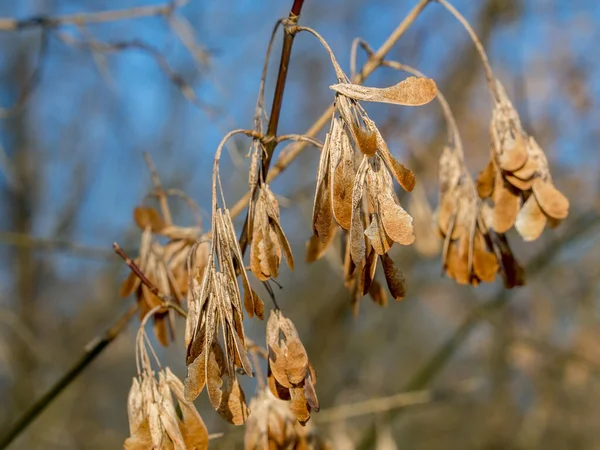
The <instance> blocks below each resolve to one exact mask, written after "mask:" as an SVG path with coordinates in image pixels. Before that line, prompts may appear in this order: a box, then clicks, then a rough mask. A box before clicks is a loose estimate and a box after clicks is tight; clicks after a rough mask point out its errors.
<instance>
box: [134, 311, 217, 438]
mask: <svg viewBox="0 0 600 450" xmlns="http://www.w3.org/2000/svg"><path fill="white" fill-rule="evenodd" d="M156 309H157V308H155V309H154V310H152V311H150V313H149V314H153V313H154V312H155V310H156ZM148 318H150V315H147V316H146V317H145V318H144V319H143V320H142V324H141V326H140V329H139V331H138V334H137V340H136V362H137V367H138V376H137V377H136V378H134V379H133V384H132V385H131V389H130V390H129V396H128V399H127V414H128V416H129V429H130V437H129V438H127V439H126V440H125V444H124V448H125V449H126V450H145V449H150V448H152V449H172V450H189V449H196V450H205V449H207V448H208V431H207V430H206V426H205V425H204V422H203V420H202V418H201V417H200V414H198V411H197V410H196V407H195V406H194V404H193V403H192V402H190V401H188V400H187V399H186V398H185V396H184V387H183V383H181V381H180V380H179V378H177V377H176V376H175V375H174V374H173V372H171V370H170V369H169V368H168V367H166V368H165V369H161V370H159V371H158V374H157V375H158V376H155V372H154V371H153V370H152V364H151V361H150V354H149V353H148V348H147V346H149V345H150V344H149V341H148V336H147V335H146V332H145V330H144V326H145V324H146V321H147V319H148ZM150 351H151V354H152V355H154V357H155V358H156V355H155V353H154V350H153V349H152V348H151V347H150ZM156 362H157V363H158V360H156ZM173 397H175V400H176V401H177V403H178V407H179V408H178V409H179V411H177V409H176V407H175V402H174V401H173Z"/></svg>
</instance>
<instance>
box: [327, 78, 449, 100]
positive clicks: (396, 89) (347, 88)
mask: <svg viewBox="0 0 600 450" xmlns="http://www.w3.org/2000/svg"><path fill="white" fill-rule="evenodd" d="M329 89H333V90H334V91H336V92H337V93H339V94H342V95H345V96H346V97H349V98H351V99H353V100H357V101H364V102H379V103H391V104H394V105H404V106H420V105H425V104H427V103H429V102H430V101H432V100H433V99H434V98H435V96H436V95H437V87H436V85H435V81H433V80H432V79H430V78H419V77H408V78H406V79H405V80H402V81H401V82H399V83H398V84H396V85H394V86H390V87H387V88H375V87H367V86H362V85H359V84H350V83H340V84H334V85H332V86H329Z"/></svg>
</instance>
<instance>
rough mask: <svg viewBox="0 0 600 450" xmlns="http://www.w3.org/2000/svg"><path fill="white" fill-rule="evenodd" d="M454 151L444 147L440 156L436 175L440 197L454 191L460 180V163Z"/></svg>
mask: <svg viewBox="0 0 600 450" xmlns="http://www.w3.org/2000/svg"><path fill="white" fill-rule="evenodd" d="M455 151H456V150H454V149H453V148H451V147H449V146H446V147H444V150H443V151H442V155H441V156H440V162H439V175H438V179H439V194H440V197H444V196H445V195H446V194H447V193H449V192H450V191H451V190H452V189H454V188H455V187H456V186H457V185H458V182H459V180H460V176H461V163H460V160H459V159H458V157H457V156H456V153H455Z"/></svg>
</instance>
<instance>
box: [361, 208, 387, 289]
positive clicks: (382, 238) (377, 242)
mask: <svg viewBox="0 0 600 450" xmlns="http://www.w3.org/2000/svg"><path fill="white" fill-rule="evenodd" d="M364 234H365V236H367V237H368V238H369V240H370V241H371V245H372V246H373V248H374V249H375V251H376V252H377V254H378V255H383V254H384V253H387V251H388V250H389V249H390V248H391V247H392V244H393V241H392V240H391V239H389V238H388V236H387V235H386V233H385V231H384V229H383V225H382V224H381V221H380V219H379V214H372V215H371V223H370V224H369V226H368V227H367V228H366V229H365V231H364ZM366 289H368V287H366Z"/></svg>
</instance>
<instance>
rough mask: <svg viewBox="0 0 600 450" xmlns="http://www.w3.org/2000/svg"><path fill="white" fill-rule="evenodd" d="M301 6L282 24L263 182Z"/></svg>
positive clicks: (300, 0)
mask: <svg viewBox="0 0 600 450" xmlns="http://www.w3.org/2000/svg"><path fill="white" fill-rule="evenodd" d="M303 5H304V0H294V3H293V5H292V9H291V11H290V14H289V16H288V19H287V21H286V22H285V24H284V25H285V28H284V29H285V34H284V37H283V46H282V48H281V58H280V60H279V72H278V73H277V81H276V82H275V93H274V94H273V104H272V106H271V114H270V115H269V124H268V125H267V134H266V135H265V137H264V140H263V142H264V144H265V156H264V157H263V159H262V179H263V180H264V179H267V176H268V173H269V167H270V165H271V159H272V158H273V153H274V152H275V147H276V146H277V128H278V127H279V118H280V117H281V105H282V104H283V94H284V92H285V83H286V81H287V74H288V69H289V66H290V58H291V56H292V46H293V44H294V37H295V36H296V33H295V31H294V26H295V25H296V24H297V23H298V19H299V18H300V13H301V12H302V6H303ZM311 137H312V136H311ZM248 198H249V195H248V197H246V199H245V203H247V202H248ZM248 220H249V214H248V213H246V220H244V226H243V227H242V234H241V236H240V249H241V250H242V255H243V254H244V253H245V252H246V247H247V246H248Z"/></svg>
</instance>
